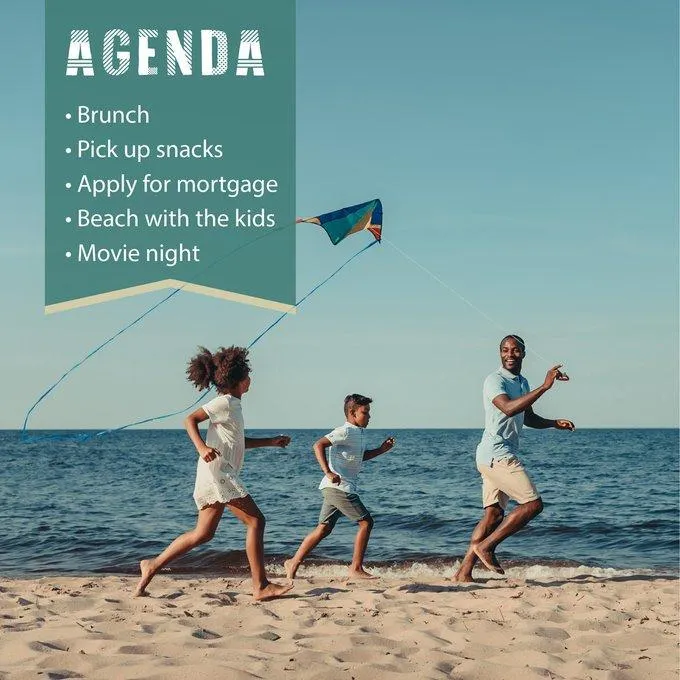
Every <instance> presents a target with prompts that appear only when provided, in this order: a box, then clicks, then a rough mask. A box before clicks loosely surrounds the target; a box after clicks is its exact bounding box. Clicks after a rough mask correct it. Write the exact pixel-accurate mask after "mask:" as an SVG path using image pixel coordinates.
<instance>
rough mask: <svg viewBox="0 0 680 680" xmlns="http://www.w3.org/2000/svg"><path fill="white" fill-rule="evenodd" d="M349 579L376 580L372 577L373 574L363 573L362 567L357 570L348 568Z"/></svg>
mask: <svg viewBox="0 0 680 680" xmlns="http://www.w3.org/2000/svg"><path fill="white" fill-rule="evenodd" d="M349 577H350V578H362V579H372V578H378V577H377V576H373V574H370V573H369V572H367V571H365V570H364V568H363V567H359V569H353V568H352V567H350V568H349Z"/></svg>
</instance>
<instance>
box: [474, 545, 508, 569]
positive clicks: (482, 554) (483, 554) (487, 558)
mask: <svg viewBox="0 0 680 680" xmlns="http://www.w3.org/2000/svg"><path fill="white" fill-rule="evenodd" d="M472 549H473V550H474V551H475V555H477V557H479V560H480V561H481V563H482V564H483V565H484V566H485V567H486V568H487V569H488V570H489V571H495V572H496V573H497V574H505V571H503V567H501V565H500V563H499V562H498V560H497V559H496V556H495V555H494V554H493V552H491V551H490V550H488V549H486V548H484V547H483V546H482V544H481V543H478V544H477V545H475V546H473V547H472Z"/></svg>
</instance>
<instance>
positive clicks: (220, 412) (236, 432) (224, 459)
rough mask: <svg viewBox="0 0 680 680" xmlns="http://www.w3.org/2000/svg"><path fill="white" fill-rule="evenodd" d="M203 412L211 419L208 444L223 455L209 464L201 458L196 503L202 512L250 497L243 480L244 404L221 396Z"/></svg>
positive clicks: (232, 398) (199, 460) (197, 477)
mask: <svg viewBox="0 0 680 680" xmlns="http://www.w3.org/2000/svg"><path fill="white" fill-rule="evenodd" d="M203 410H204V411H205V412H206V413H207V415H208V418H209V419H210V425H209V426H208V433H207V435H206V437H205V443H206V444H207V445H208V446H210V447H212V448H214V449H216V450H217V451H219V452H220V455H219V456H218V457H217V458H215V460H212V461H210V462H209V463H206V462H205V461H204V460H203V458H201V457H200V456H199V458H198V465H197V467H196V484H195V486H194V501H196V506H197V507H198V509H199V510H200V509H201V508H204V507H206V505H212V504H213V503H228V502H229V501H231V500H233V499H234V498H242V497H243V496H247V495H248V490H247V489H246V487H245V486H244V485H243V482H241V480H240V479H239V474H240V472H241V468H242V467H243V457H244V455H245V443H246V442H245V430H244V426H243V413H242V412H241V400H240V399H238V398H237V397H233V396H232V395H231V394H221V395H220V396H218V397H215V399H213V400H212V401H209V402H208V403H207V404H203Z"/></svg>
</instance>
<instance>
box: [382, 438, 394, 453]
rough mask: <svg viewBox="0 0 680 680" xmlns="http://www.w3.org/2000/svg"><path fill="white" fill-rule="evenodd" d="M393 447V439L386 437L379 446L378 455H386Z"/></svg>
mask: <svg viewBox="0 0 680 680" xmlns="http://www.w3.org/2000/svg"><path fill="white" fill-rule="evenodd" d="M393 446H394V437H388V438H387V439H386V440H385V441H384V442H383V443H382V444H381V445H380V453H387V452H388V451H389V450H390V449H391V448H392V447H393Z"/></svg>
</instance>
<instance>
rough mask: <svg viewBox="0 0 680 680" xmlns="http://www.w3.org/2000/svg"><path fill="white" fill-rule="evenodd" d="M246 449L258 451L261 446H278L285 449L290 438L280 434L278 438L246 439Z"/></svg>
mask: <svg viewBox="0 0 680 680" xmlns="http://www.w3.org/2000/svg"><path fill="white" fill-rule="evenodd" d="M245 441H246V448H247V449H258V448H260V447H262V446H280V447H281V448H285V447H286V446H288V444H290V437H288V436H286V435H284V434H280V435H279V436H278V437H259V438H258V437H246V438H245Z"/></svg>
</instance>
